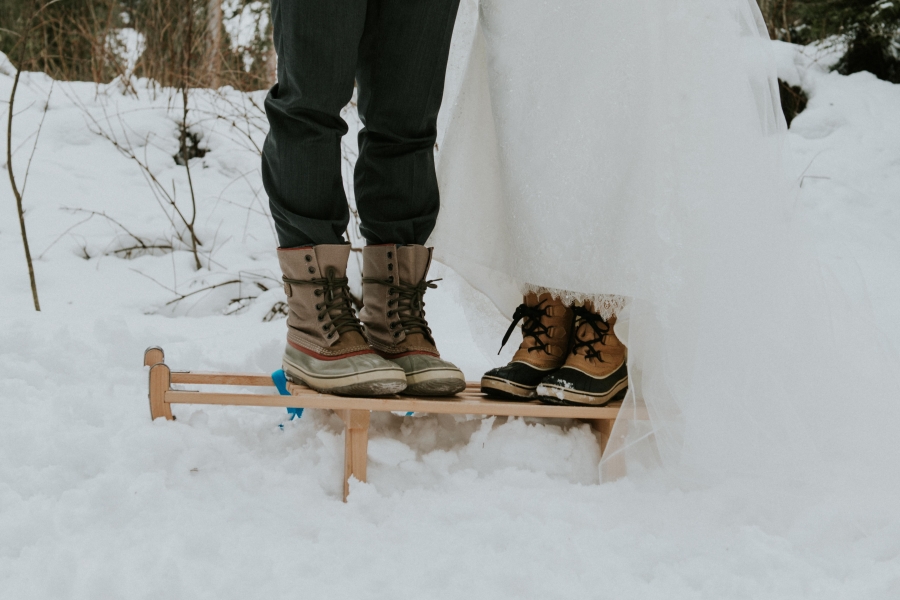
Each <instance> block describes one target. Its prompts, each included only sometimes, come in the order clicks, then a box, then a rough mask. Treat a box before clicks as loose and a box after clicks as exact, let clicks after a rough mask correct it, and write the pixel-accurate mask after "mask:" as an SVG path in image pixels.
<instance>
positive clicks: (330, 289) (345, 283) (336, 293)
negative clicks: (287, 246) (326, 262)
mask: <svg viewBox="0 0 900 600" xmlns="http://www.w3.org/2000/svg"><path fill="white" fill-rule="evenodd" d="M335 275H336V271H335V270H334V268H329V269H328V271H327V272H326V273H325V277H322V278H319V279H310V280H308V281H303V280H301V279H289V278H287V277H282V279H283V280H284V282H285V283H289V284H291V285H314V286H316V290H315V292H314V293H315V295H316V296H317V297H321V298H322V302H319V303H317V304H316V310H317V311H319V314H318V316H317V318H318V320H319V321H324V320H325V317H326V316H328V317H330V318H331V323H326V324H324V325H322V331H324V332H328V335H327V336H326V337H327V338H328V339H331V338H333V337H334V334H335V333H337V334H338V335H339V336H340V335H342V334H344V333H347V332H350V331H356V332H358V333H360V334H362V325H361V324H360V322H359V318H358V317H357V316H356V311H355V310H354V309H353V304H352V303H351V302H350V287H349V285H350V280H349V279H347V278H346V277H336V276H335Z"/></svg>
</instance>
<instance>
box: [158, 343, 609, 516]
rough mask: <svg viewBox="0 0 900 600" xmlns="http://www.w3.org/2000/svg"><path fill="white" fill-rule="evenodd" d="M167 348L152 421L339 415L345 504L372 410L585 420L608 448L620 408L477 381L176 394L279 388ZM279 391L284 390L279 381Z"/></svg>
mask: <svg viewBox="0 0 900 600" xmlns="http://www.w3.org/2000/svg"><path fill="white" fill-rule="evenodd" d="M164 360H165V355H164V354H163V351H162V348H158V347H152V348H147V350H146V351H145V352H144V365H146V366H148V367H150V416H151V418H153V419H157V418H159V417H165V418H166V419H168V420H172V419H174V417H173V416H172V405H173V404H219V405H231V406H273V407H281V408H289V409H301V408H320V409H327V410H332V411H334V412H335V413H336V414H337V415H338V416H339V417H340V418H341V420H342V421H343V422H344V427H345V433H344V501H346V500H347V494H348V493H349V492H350V477H351V476H353V477H356V479H358V480H359V481H365V480H366V465H367V448H368V443H369V418H370V416H371V413H372V411H376V412H405V413H407V414H410V413H432V414H449V415H485V416H505V417H538V418H549V419H580V420H584V421H587V422H588V423H590V425H591V427H592V428H593V430H594V432H595V434H596V435H597V438H598V441H599V443H600V450H601V452H602V451H603V450H605V449H606V443H607V441H608V440H609V434H610V432H611V430H612V426H613V423H614V422H615V419H616V416H617V415H618V413H619V408H620V405H621V403H619V402H616V403H613V404H610V405H608V406H604V407H592V406H590V407H589V406H552V405H547V404H539V403H537V402H506V401H499V400H489V399H487V398H485V396H484V394H482V393H481V391H480V384H479V383H478V382H469V383H468V384H467V386H466V389H465V391H463V392H461V393H460V394H458V395H456V396H452V397H444V398H415V397H410V396H390V397H386V398H353V397H346V396H332V395H329V394H320V393H319V392H316V391H315V390H312V389H310V388H308V387H306V386H305V385H299V384H295V383H291V382H287V384H286V386H284V387H283V388H282V389H283V391H284V390H286V391H287V392H288V393H289V394H290V395H283V391H282V394H279V395H274V394H246V393H244V394H242V393H230V392H219V391H215V392H203V391H186V390H181V389H172V384H183V385H199V386H209V385H214V386H241V387H263V388H276V381H275V380H273V377H272V376H271V375H266V374H244V373H199V372H197V373H194V372H190V371H172V370H171V369H170V368H169V367H168V366H167V365H166V364H165V362H164ZM278 384H279V385H278V386H277V387H282V382H278Z"/></svg>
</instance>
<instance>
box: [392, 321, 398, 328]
mask: <svg viewBox="0 0 900 600" xmlns="http://www.w3.org/2000/svg"><path fill="white" fill-rule="evenodd" d="M397 325H399V323H397V322H396V321H394V322H393V323H391V329H397Z"/></svg>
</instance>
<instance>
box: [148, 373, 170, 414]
mask: <svg viewBox="0 0 900 600" xmlns="http://www.w3.org/2000/svg"><path fill="white" fill-rule="evenodd" d="M170 381H171V373H170V371H169V367H167V366H166V365H165V364H163V363H157V364H155V365H153V366H152V367H150V418H151V419H154V420H155V419H158V418H159V417H165V418H166V420H168V421H172V420H174V419H175V417H173V416H172V406H171V405H169V404H167V403H166V392H167V391H169V383H170Z"/></svg>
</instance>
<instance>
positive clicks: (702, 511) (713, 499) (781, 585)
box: [0, 46, 900, 600]
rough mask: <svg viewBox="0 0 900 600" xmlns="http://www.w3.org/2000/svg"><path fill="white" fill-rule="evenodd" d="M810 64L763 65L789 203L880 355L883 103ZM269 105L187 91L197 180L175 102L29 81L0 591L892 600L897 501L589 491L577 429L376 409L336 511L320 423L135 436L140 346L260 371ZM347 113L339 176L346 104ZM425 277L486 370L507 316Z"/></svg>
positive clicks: (336, 441)
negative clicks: (788, 109)
mask: <svg viewBox="0 0 900 600" xmlns="http://www.w3.org/2000/svg"><path fill="white" fill-rule="evenodd" d="M803 52H805V51H803V50H802V49H799V48H797V47H793V46H780V47H779V50H778V54H779V60H780V62H781V69H782V71H785V72H787V71H791V72H793V73H794V74H795V75H796V78H797V79H796V82H797V84H799V85H802V86H803V88H804V89H805V90H806V91H807V92H808V93H809V95H810V105H809V108H808V109H807V111H806V112H804V113H802V114H801V115H800V116H799V117H798V118H797V120H796V121H795V122H794V125H793V130H792V134H791V144H792V148H793V150H792V152H793V157H794V158H793V162H794V165H793V167H794V168H795V169H796V172H797V174H798V177H803V187H802V193H801V196H800V198H799V199H798V202H800V203H801V205H802V207H803V211H804V214H805V215H806V216H807V217H808V218H809V219H811V220H814V222H816V223H817V224H819V226H820V227H821V231H822V237H821V252H822V256H823V257H826V262H828V264H829V265H830V266H831V267H832V268H833V269H834V272H835V274H836V276H838V277H851V276H852V273H856V272H857V271H856V270H854V269H850V268H845V266H846V265H848V264H850V263H852V264H853V265H854V266H858V267H859V270H861V272H862V277H863V278H864V279H865V281H864V282H863V283H864V284H865V287H867V288H868V290H869V292H870V294H871V296H872V299H873V303H874V306H873V308H874V310H875V312H876V314H878V316H879V319H880V321H881V322H882V323H884V324H885V325H886V329H885V333H886V335H887V336H888V337H889V338H891V339H892V340H893V341H894V342H896V341H897V340H900V314H898V313H900V307H898V306H897V303H896V300H895V299H896V298H897V297H898V293H900V277H898V275H897V273H900V243H898V235H900V233H898V232H900V204H898V200H897V198H898V197H900V195H898V192H900V170H898V169H897V165H900V146H898V145H897V144H896V140H897V139H898V135H900V86H895V85H891V84H887V83H885V82H880V81H878V80H876V79H875V78H873V77H869V76H867V75H866V74H858V75H854V76H852V77H843V76H840V75H836V74H833V73H829V72H827V70H825V69H824V68H822V67H821V66H819V63H817V62H816V61H815V60H809V59H808V57H807V55H805V54H804V53H803ZM2 62H3V61H0V63H2ZM3 69H4V68H3V67H0V96H3V97H8V96H9V92H10V89H11V83H12V78H11V75H12V74H13V71H11V70H3ZM262 100H263V94H262V93H257V94H241V93H237V92H234V91H232V90H227V89H226V90H219V91H217V92H211V91H192V92H191V93H190V95H189V98H188V107H189V111H188V118H187V125H188V127H187V132H188V133H190V134H191V136H193V137H192V138H191V139H192V140H194V141H196V144H194V142H193V141H192V142H191V145H192V147H193V146H196V148H193V149H192V150H191V153H193V154H192V155H193V156H194V157H193V158H190V159H189V163H188V164H189V166H190V174H191V182H190V183H189V182H188V178H187V170H186V169H185V167H184V166H182V165H180V164H179V162H178V161H177V160H176V156H177V155H179V154H181V143H180V142H181V138H182V134H181V132H182V129H184V127H183V125H184V118H183V117H184V113H183V110H182V109H183V107H182V104H181V102H182V99H181V96H180V95H178V94H177V93H175V92H173V91H172V90H166V89H156V88H154V87H153V86H151V85H149V84H148V83H147V82H141V81H132V82H121V81H119V82H115V83H113V84H111V85H109V86H95V85H93V84H85V83H63V82H52V81H50V80H49V79H48V78H47V77H45V76H43V75H40V74H33V73H26V74H23V76H22V79H21V82H20V88H19V93H18V95H17V98H16V104H15V106H16V109H15V113H16V116H15V119H14V123H13V145H12V147H13V150H14V152H15V155H14V158H13V166H14V170H15V173H16V176H17V178H18V181H19V185H20V186H22V185H24V187H25V206H26V209H27V215H26V216H27V224H28V232H29V236H30V241H31V247H32V253H33V255H34V256H35V259H36V262H35V269H36V273H37V282H38V289H39V292H40V294H41V303H42V308H43V311H42V312H41V313H39V314H36V313H34V312H33V310H32V307H31V297H30V287H29V283H28V276H27V271H26V268H25V260H24V255H23V252H22V244H21V238H20V235H19V230H18V221H17V218H16V214H15V203H14V201H13V197H12V194H11V192H10V189H9V187H8V186H6V185H3V186H0V214H2V217H0V252H2V253H3V256H4V257H5V258H4V260H3V261H2V262H0V277H2V280H3V282H4V285H3V288H2V290H3V291H2V295H0V302H2V308H3V310H2V313H0V315H2V316H0V319H2V321H0V401H2V406H3V408H4V409H5V413H4V418H3V419H2V420H0V591H2V594H0V595H2V596H3V597H4V598H22V599H25V598H29V599H30V598H47V599H49V598H85V599H92V600H93V599H96V598H217V599H226V598H255V597H267V598H295V597H298V596H303V597H312V598H316V597H336V598H344V597H358V598H391V599H395V598H462V597H467V598H468V597H485V598H488V597H489V598H532V597H534V598H537V597H542V598H586V597H592V598H593V597H604V598H605V597H609V598H613V597H615V598H643V599H652V598H660V599H662V598H665V599H666V600H672V599H678V598H716V599H719V598H753V599H758V598H816V599H831V598H833V599H844V598H866V599H877V598H896V597H898V595H900V543H898V540H900V509H898V508H897V505H896V492H897V490H890V489H885V490H874V491H873V490H866V491H865V493H864V492H862V491H858V490H854V489H848V490H846V493H845V494H843V495H839V496H834V495H832V494H828V495H822V494H821V493H820V491H819V490H815V489H799V488H797V487H796V486H791V485H785V484H783V483H778V482H770V483H771V484H770V485H769V484H766V483H765V482H764V483H760V482H750V481H745V480H742V479H740V478H735V479H733V480H730V481H726V482H723V483H722V484H720V485H718V486H716V487H713V488H706V489H696V488H694V487H692V486H690V485H687V484H684V483H681V484H678V485H676V484H674V483H673V482H669V481H666V480H665V477H664V476H662V475H661V474H645V475H644V476H641V475H640V474H638V475H637V476H635V477H632V478H630V479H626V480H622V481H618V482H613V483H605V484H603V485H598V480H599V476H598V470H597V463H598V458H599V449H598V447H597V444H596V441H595V439H594V437H593V435H592V434H591V433H590V432H589V430H588V429H587V428H586V426H584V425H582V424H579V423H571V422H546V421H544V422H535V421H531V420H522V419H513V420H509V421H507V420H506V419H502V418H499V419H494V418H490V419H481V418H462V417H459V418H456V417H451V416H415V417H409V418H407V417H400V416H395V415H390V414H387V415H385V414H377V415H374V416H373V426H372V431H371V442H370V448H369V459H370V467H369V483H367V484H361V483H354V484H353V486H352V489H351V495H350V501H349V503H348V504H346V505H345V504H343V503H342V502H341V474H342V456H343V444H342V438H341V425H340V423H339V421H338V420H337V419H336V417H334V416H333V415H331V414H329V413H327V412H325V411H313V410H310V411H306V413H305V415H304V417H303V418H302V419H299V420H293V421H291V420H289V419H288V416H287V414H286V413H285V412H284V411H283V410H276V409H264V408H233V407H192V406H178V407H176V408H175V413H176V416H177V418H178V419H177V421H175V422H163V421H157V422H150V420H149V411H148V407H147V388H146V385H147V372H146V370H145V369H143V368H142V367H141V366H140V365H141V361H142V352H143V350H144V348H145V347H147V346H150V345H156V344H158V345H161V346H162V347H163V348H164V349H165V350H166V356H167V362H168V363H169V364H170V365H172V366H173V367H174V368H177V369H192V370H232V371H244V372H248V371H251V372H252V371H255V372H271V371H272V370H274V369H277V368H278V367H279V360H280V354H281V350H282V343H283V335H284V322H283V320H282V315H281V313H280V312H279V308H278V307H279V303H281V302H283V301H284V296H283V292H282V290H281V287H280V286H279V285H278V280H279V278H280V273H279V271H278V264H277V259H276V256H275V246H276V241H275V237H274V232H273V229H272V225H271V220H270V218H269V214H268V205H267V201H266V199H265V194H264V192H263V190H262V186H261V182H260V177H259V154H258V149H259V147H261V144H262V140H263V138H264V136H265V131H266V123H265V117H264V114H263V112H262V111H261V105H262ZM345 118H346V119H347V121H348V123H349V124H350V132H351V133H350V134H349V135H348V136H347V138H345V151H346V156H347V158H348V160H347V163H348V169H349V168H350V166H351V165H352V160H353V157H354V156H355V152H356V145H355V135H354V134H355V132H356V131H358V128H359V122H358V119H357V118H356V116H355V113H354V109H353V107H352V106H351V107H348V109H347V110H346V111H345ZM38 129H40V135H39V136H37V135H36V132H37V131H38ZM35 140H37V148H36V150H34V153H33V159H30V157H31V155H32V147H33V144H34V142H35ZM113 141H115V144H114V143H113ZM116 144H118V145H119V147H117V146H116ZM198 148H199V149H200V150H202V151H205V152H195V151H196V149H198ZM126 150H127V152H126ZM128 152H130V153H131V157H129V156H128V155H127V153H128ZM200 154H202V156H200ZM29 160H30V170H29V174H28V179H27V184H25V171H26V169H29V167H28V164H29ZM154 180H155V181H156V182H158V183H153V181H154ZM191 185H192V186H193V189H194V196H193V202H192V197H191V193H190V187H191ZM170 200H171V201H173V202H174V203H175V206H172V202H171V201H170ZM194 204H196V217H195V219H194V230H195V234H196V237H197V239H198V240H199V241H200V242H201V245H200V246H198V251H197V258H199V260H200V262H201V267H202V268H201V269H199V270H197V269H196V260H197V258H195V255H194V252H193V250H192V243H191V236H190V235H189V232H188V231H187V228H186V225H185V222H184V221H185V220H183V219H181V217H179V215H178V211H176V210H175V208H176V207H177V208H178V210H180V211H183V214H184V215H185V216H186V217H187V219H186V220H187V221H190V215H191V214H192V212H193V205H194ZM351 234H353V235H355V232H351ZM353 241H354V242H356V241H358V239H357V238H354V240H353ZM353 268H355V269H356V271H354V272H353V274H354V276H355V275H356V274H357V273H358V266H357V267H353ZM433 275H434V276H436V277H443V281H442V282H441V283H440V287H439V288H438V289H437V290H434V291H430V292H429V295H428V296H427V300H428V316H429V319H430V320H431V322H432V325H433V327H434V329H435V334H436V337H437V340H438V343H439V346H440V348H441V350H442V353H443V355H444V356H445V357H446V358H447V359H449V360H452V361H454V362H456V363H457V364H459V365H460V366H461V367H462V368H463V370H464V371H465V372H466V375H467V377H468V378H469V379H477V378H478V377H480V375H481V373H482V372H483V371H484V370H486V369H488V368H490V367H492V366H494V365H497V364H501V363H503V362H505V360H507V359H508V357H509V354H510V353H511V352H512V350H513V349H514V348H512V347H514V346H515V343H513V342H510V344H509V345H508V347H507V349H506V350H505V351H504V354H503V355H501V356H494V355H493V352H496V349H497V347H499V341H500V338H501V337H502V334H503V331H504V330H505V328H506V326H507V324H508V320H506V319H505V318H504V316H503V315H500V314H499V313H498V312H497V311H496V310H495V309H494V308H493V306H492V305H491V303H490V301H489V300H487V299H486V298H485V297H484V296H482V295H480V294H479V293H478V292H477V291H475V290H473V289H472V288H470V287H469V286H467V284H466V283H465V282H464V281H463V279H462V278H461V277H459V276H458V275H457V274H456V273H454V272H453V271H451V270H449V269H447V268H445V267H443V266H441V265H436V266H435V272H434V273H433ZM481 348H485V349H486V350H485V351H482V350H481ZM848 402H851V403H852V399H850V400H848ZM873 418H877V416H874V415H873ZM836 443H840V441H839V440H836ZM767 486H768V487H767Z"/></svg>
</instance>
